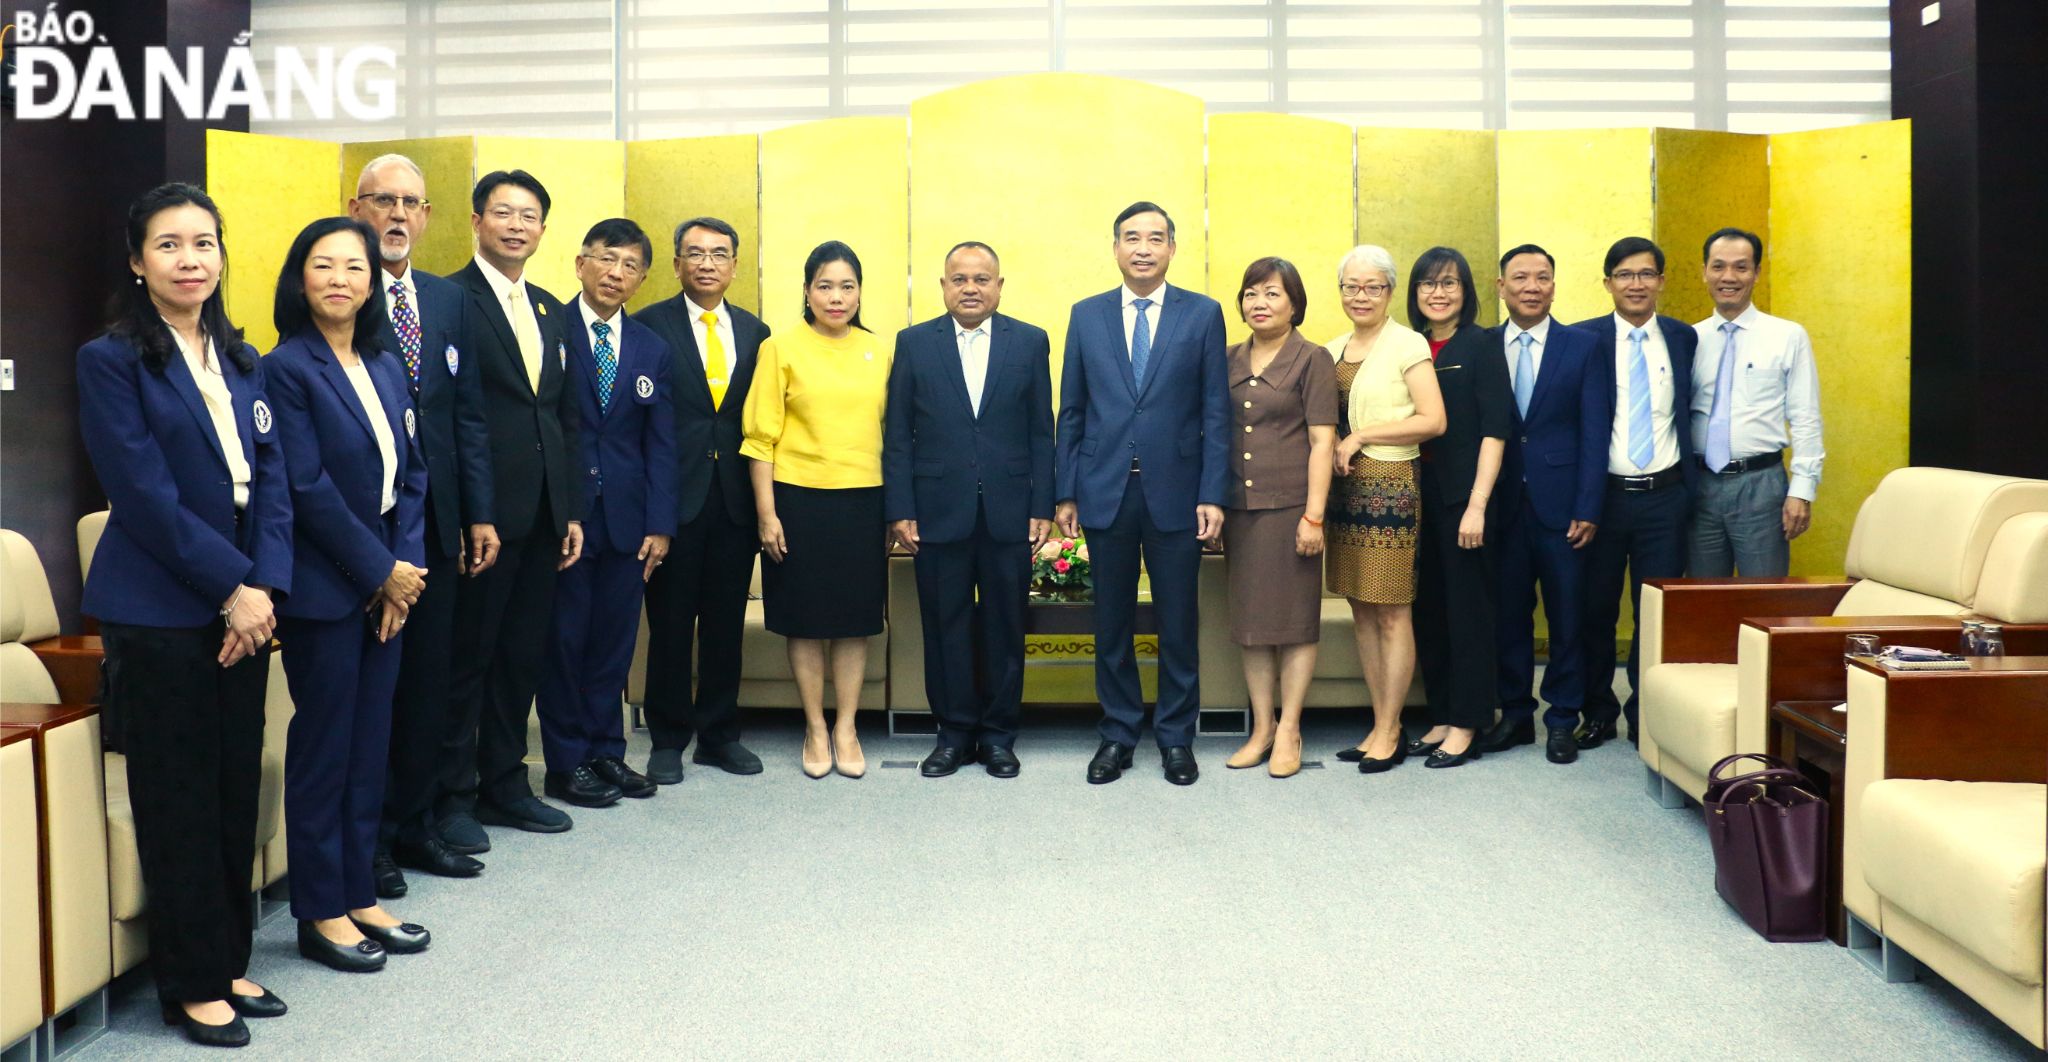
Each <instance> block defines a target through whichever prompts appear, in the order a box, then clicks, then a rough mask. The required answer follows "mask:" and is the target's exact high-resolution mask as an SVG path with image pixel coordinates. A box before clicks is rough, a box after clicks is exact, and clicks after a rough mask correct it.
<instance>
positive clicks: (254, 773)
mask: <svg viewBox="0 0 2048 1062" xmlns="http://www.w3.org/2000/svg"><path fill="white" fill-rule="evenodd" d="M127 237H128V268H129V270H130V271H131V272H132V273H134V278H133V283H132V284H127V285H123V289H124V290H123V293H122V294H121V295H119V296H117V297H116V299H115V308H114V320H113V323H112V324H111V325H110V326H109V327H108V329H107V332H106V334H104V335H102V336H100V337H98V338H96V339H94V340H93V341H92V342H90V343H87V344H86V345H85V346H84V347H83V348H81V349H80V350H79V352H78V407H79V409H78V420H79V429H80V432H81V434H83V435H84V437H85V448H86V453H87V454H88V455H89V456H90V457H91V459H92V465H93V470H94V471H95V472H97V473H98V474H99V479H100V486H101V487H102V488H103V489H104V490H105V491H106V494H107V500H108V502H109V504H110V506H111V508H112V514H111V515H110V516H109V517H108V518H107V528H106V532H105V534H104V535H103V536H102V537H101V539H100V544H99V549H98V551H97V552H96V553H95V554H94V556H93V563H92V571H91V572H90V573H88V575H87V577H86V582H85V602H84V608H85V612H86V613H87V614H88V615H91V616H94V617H96V618H98V620H99V621H100V636H101V638H102V640H103V641H104V644H105V645H106V651H107V696H106V702H105V709H106V725H107V728H108V736H109V737H110V738H111V739H112V740H113V742H114V744H115V745H116V747H119V748H122V749H125V751H126V752H127V754H128V756H127V767H128V793H129V802H130V804H131V805H132V806H133V807H134V813H135V844H136V849H137V851H138V855H139V857H140V860H141V863H142V881H143V887H144V888H145V889H147V890H148V892H149V896H150V904H149V952H150V958H151V959H152V962H151V963H150V967H151V970H152V972H153V973H154V974H155V977H156V984H157V996H158V998H159V1000H160V1001H161V1003H162V1005H163V1014H164V1020H165V1021H166V1022H168V1023H171V1024H177V1025H183V1026H184V1028H185V1033H186V1035H187V1036H189V1037H191V1038H192V1039H193V1040H195V1041H198V1042H200V1043H205V1044H215V1045H221V1046H236V1047H238V1046H241V1045H243V1044H246V1043H248V1042H249V1028H248V1026H247V1025H245V1024H243V1022H242V1017H243V1016H244V1015H246V1016H249V1017H271V1016H274V1015H277V1014H282V1013H284V1009H285V1007H284V1003H283V1002H282V1001H280V1000H279V999H278V998H277V997H276V996H274V995H272V994H271V993H270V992H268V991H266V990H265V989H264V988H263V987H262V986H261V985H258V984H256V983H255V982H254V981H250V980H248V979H247V976H246V975H247V973H248V968H249V943H250V932H251V929H252V926H251V922H250V910H251V906H250V903H249V873H250V867H251V865H252V864H253V862H254V860H255V857H256V806H257V792H258V788H259V783H260V780H261V772H262V755H263V695H264V689H265V687H266V686H267V684H268V675H269V669H270V635H271V629H272V626H273V624H274V622H275V617H274V614H273V612H272V607H271V595H272V594H277V595H280V596H281V595H283V594H285V593H286V592H288V591H289V590H290V589H291V586H292V555H291V549H292V543H291V533H292V532H291V523H292V508H291V498H290V496H289V495H288V494H287V492H286V489H285V481H284V456H283V453H282V451H281V450H280V448H279V446H278V439H277V433H276V427H277V425H276V418H275V416H274V414H273V413H272V412H271V409H270V406H269V404H268V403H267V402H266V401H265V395H264V375H263V366H262V365H261V363H259V362H258V361H257V359H256V352H255V351H254V350H251V349H250V348H249V347H248V345H247V344H245V343H243V342H242V333H241V330H240V329H238V328H236V327H235V326H234V325H233V323H231V322H230V321H229V320H228V316H227V309H226V307H225V305H224V303H223V302H222V299H221V294H220V277H221V273H222V271H223V270H225V269H226V267H227V250H226V247H225V245H224V244H223V243H222V241H221V218H220V211H219V210H218V209H217V208H216V207H215V206H214V205H213V201H212V200H211V199H209V198H207V196H206V193H205V192H203V191H201V190H199V189H198V188H195V187H193V186H192V185H189V184H167V185H163V186H161V187H158V188H155V189H152V190H151V191H149V192H146V193H144V194H143V195H142V197H141V198H139V199H137V200H136V201H135V203H134V205H132V206H130V207H129V208H128V224H127Z"/></svg>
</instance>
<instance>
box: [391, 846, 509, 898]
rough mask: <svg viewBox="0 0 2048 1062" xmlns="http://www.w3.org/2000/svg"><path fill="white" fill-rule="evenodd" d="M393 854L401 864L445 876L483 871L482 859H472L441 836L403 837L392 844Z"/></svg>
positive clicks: (452, 876) (468, 876)
mask: <svg viewBox="0 0 2048 1062" xmlns="http://www.w3.org/2000/svg"><path fill="white" fill-rule="evenodd" d="M391 858H392V859H394V860H397V861H398V865H399V866H402V867H410V868H412V869H414V870H424V871H426V872H427V873H429V874H433V875H436V876H438V877H443V878H473V877H476V876H477V875H478V874H481V873H483V872H484V864H483V861H481V860H477V859H471V858H470V857H468V856H466V855H463V854H462V853H461V852H458V851H456V850H455V849H453V848H450V847H448V844H447V842H445V841H443V840H441V839H440V838H439V837H429V838H427V839H425V840H423V841H408V840H406V839H404V838H402V837H401V838H399V839H398V840H397V841H396V842H394V843H393V844H392V846H391ZM378 895H382V893H379V894H378Z"/></svg>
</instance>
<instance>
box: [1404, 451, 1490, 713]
mask: <svg viewBox="0 0 2048 1062" xmlns="http://www.w3.org/2000/svg"><path fill="white" fill-rule="evenodd" d="M1464 515H1465V504H1464V499H1462V498H1460V499H1459V500H1458V503H1457V504H1456V505H1452V504H1451V503H1450V502H1448V501H1447V500H1445V499H1444V498H1443V496H1442V493H1441V492H1440V491H1438V490H1437V489H1436V488H1435V487H1434V486H1433V484H1432V482H1431V479H1430V477H1429V476H1427V475H1425V476H1424V477H1423V482H1422V542H1421V547H1422V548H1421V559H1420V563H1421V571H1422V581H1421V585H1420V586H1419V587H1418V589H1417V593H1416V595H1415V651H1416V656H1417V659H1418V661H1419V663H1420V664H1421V667H1422V687H1423V690H1424V691H1425V692H1427V693H1428V695H1429V721H1430V724H1431V725H1432V726H1461V727H1470V728H1472V729H1475V730H1476V729H1482V728H1485V727H1489V726H1492V725H1493V713H1494V712H1495V710H1497V709H1498V708H1499V707H1500V698H1499V692H1498V688H1497V686H1496V684H1495V681H1494V675H1495V672H1496V671H1497V670H1498V667H1499V663H1498V657H1497V655H1496V654H1497V652H1498V647H1497V644H1496V642H1495V639H1494V612H1495V608H1496V606H1495V603H1494V595H1495V593H1496V592H1497V588H1498V586H1499V582H1500V572H1499V561H1498V560H1497V559H1496V558H1495V555H1494V537H1495V536H1496V535H1498V534H1499V533H1500V529H1499V528H1498V527H1495V526H1493V524H1492V522H1491V520H1489V522H1488V525H1487V528H1486V538H1485V544H1483V545H1481V546H1480V547H1479V548H1478V549H1459V548H1458V521H1459V520H1460V519H1461V518H1463V517H1464ZM1488 515H1489V517H1490V516H1491V515H1492V514H1490V513H1489V514H1488Z"/></svg>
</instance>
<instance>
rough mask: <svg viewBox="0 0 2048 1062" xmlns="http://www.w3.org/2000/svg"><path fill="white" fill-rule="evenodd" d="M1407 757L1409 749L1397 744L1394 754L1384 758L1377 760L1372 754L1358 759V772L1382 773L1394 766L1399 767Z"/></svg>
mask: <svg viewBox="0 0 2048 1062" xmlns="http://www.w3.org/2000/svg"><path fill="white" fill-rule="evenodd" d="M1407 758H1408V750H1407V749H1406V748H1404V747H1403V746H1401V745H1398V744H1397V745H1395V746H1394V754H1393V755H1392V756H1389V757H1388V758H1386V759H1384V760H1376V759H1374V758H1372V757H1371V756H1364V757H1362V758H1360V759H1359V761H1358V773H1359V774H1380V773H1383V772H1385V771H1391V770H1393V769H1394V768H1396V767H1399V766H1400V765H1401V761H1403V760H1405V759H1407Z"/></svg>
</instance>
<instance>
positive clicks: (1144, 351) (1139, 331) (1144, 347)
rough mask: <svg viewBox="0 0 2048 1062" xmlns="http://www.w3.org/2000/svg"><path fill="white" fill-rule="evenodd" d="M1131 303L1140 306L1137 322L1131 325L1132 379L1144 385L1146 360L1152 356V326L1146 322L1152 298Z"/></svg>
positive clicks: (1139, 384) (1134, 300) (1141, 385)
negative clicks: (1147, 310) (1146, 313)
mask: <svg viewBox="0 0 2048 1062" xmlns="http://www.w3.org/2000/svg"><path fill="white" fill-rule="evenodd" d="M1131 305H1132V306H1135V307H1137V308H1138V320H1137V323H1135V324H1133V325H1132V326H1131V379H1132V380H1133V381H1135V382H1136V383H1137V385H1138V386H1139V387H1143V386H1145V362H1147V361H1148V360H1150V359H1151V357H1152V326H1151V325H1148V324H1146V323H1145V311H1146V309H1148V308H1149V307H1151V305H1152V300H1151V299H1132V300H1131Z"/></svg>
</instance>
